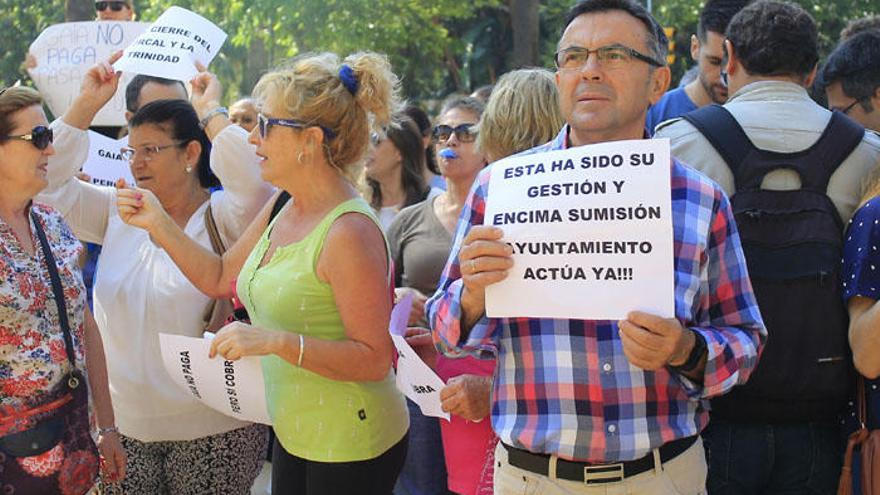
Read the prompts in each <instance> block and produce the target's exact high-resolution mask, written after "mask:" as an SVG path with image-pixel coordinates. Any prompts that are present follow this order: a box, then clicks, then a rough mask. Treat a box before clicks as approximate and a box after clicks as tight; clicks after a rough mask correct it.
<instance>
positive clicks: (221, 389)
mask: <svg viewBox="0 0 880 495" xmlns="http://www.w3.org/2000/svg"><path fill="white" fill-rule="evenodd" d="M159 344H160V346H161V348H162V362H163V363H164V365H165V370H166V371H167V372H168V374H170V375H171V378H172V379H173V380H174V381H175V383H177V384H178V385H180V387H181V388H183V389H184V390H186V391H187V392H188V393H189V394H191V395H192V396H193V397H195V398H197V399H199V400H200V401H202V402H203V403H204V404H205V405H207V406H208V407H210V408H212V409H214V410H217V411H219V412H221V413H223V414H225V415H227V416H232V417H233V418H237V419H240V420H242V421H251V422H254V423H263V424H267V425H269V424H272V422H271V420H270V419H269V411H268V407H267V405H266V390H265V382H264V381H263V368H262V367H261V366H260V358H259V357H256V356H248V357H244V358H241V359H239V360H238V361H226V360H224V359H223V357H222V356H218V357H216V358H214V359H208V351H209V350H210V349H211V341H210V340H207V339H199V338H195V337H186V336H183V335H172V334H167V333H160V334H159Z"/></svg>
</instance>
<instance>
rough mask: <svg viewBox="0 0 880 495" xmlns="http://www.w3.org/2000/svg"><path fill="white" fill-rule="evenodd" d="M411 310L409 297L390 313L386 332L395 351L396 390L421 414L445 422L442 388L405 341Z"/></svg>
mask: <svg viewBox="0 0 880 495" xmlns="http://www.w3.org/2000/svg"><path fill="white" fill-rule="evenodd" d="M411 310H412V295H407V296H405V297H403V298H402V299H401V300H400V301H398V303H397V304H396V305H395V306H394V309H393V310H392V311H391V323H390V325H389V331H390V332H391V340H393V341H394V347H395V348H397V378H396V384H397V389H398V390H400V391H401V392H403V395H405V396H407V397H408V398H409V400H411V401H413V402H415V403H416V404H417V405H418V406H419V409H421V410H422V414H424V415H425V416H434V417H437V418H443V419H445V420H447V421H449V413H447V412H444V411H443V409H442V408H441V407H440V390H442V389H443V387H445V386H446V384H445V383H443V380H441V379H440V377H439V376H437V373H434V370H432V369H431V368H430V367H429V366H428V365H427V364H425V362H424V361H422V358H420V357H419V355H418V354H416V351H414V350H413V348H412V347H411V346H410V345H409V343H408V342H407V341H406V338H405V337H404V335H405V334H406V323H407V321H408V320H409V313H410V311H411Z"/></svg>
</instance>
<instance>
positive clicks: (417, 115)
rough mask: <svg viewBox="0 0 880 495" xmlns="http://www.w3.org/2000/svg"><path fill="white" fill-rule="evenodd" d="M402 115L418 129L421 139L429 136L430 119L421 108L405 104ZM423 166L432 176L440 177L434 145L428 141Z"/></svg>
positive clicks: (412, 104)
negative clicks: (410, 120) (409, 119)
mask: <svg viewBox="0 0 880 495" xmlns="http://www.w3.org/2000/svg"><path fill="white" fill-rule="evenodd" d="M402 113H404V114H406V116H407V117H409V118H411V119H412V121H413V122H415V124H416V125H417V126H418V127H419V132H420V133H421V134H422V138H426V137H429V136H430V135H431V130H432V128H431V118H430V117H428V114H427V113H426V112H425V111H424V110H422V108H421V107H419V106H418V105H416V104H414V103H407V104H406V106H404V107H403V110H402ZM425 166H426V167H428V170H430V171H431V173H432V174H434V175H440V167H438V166H437V158H436V157H435V156H434V144H433V143H432V142H430V141H429V142H428V146H426V147H425Z"/></svg>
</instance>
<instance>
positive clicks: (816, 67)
mask: <svg viewBox="0 0 880 495" xmlns="http://www.w3.org/2000/svg"><path fill="white" fill-rule="evenodd" d="M818 71H819V63H818V62H817V63H816V65H814V66H813V70H811V71H810V73H809V74H807V77H806V78H804V87H805V88H807V89H809V88H811V87H812V86H813V82H814V81H815V80H816V74H817V73H818Z"/></svg>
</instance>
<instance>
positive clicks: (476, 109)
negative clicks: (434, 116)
mask: <svg viewBox="0 0 880 495" xmlns="http://www.w3.org/2000/svg"><path fill="white" fill-rule="evenodd" d="M456 108H458V109H461V110H465V111H468V112H471V113H473V114H474V115H476V116H477V118H478V119H479V118H480V117H481V116H482V115H483V110H485V109H486V105H484V104H483V102H482V101H480V100H478V99H476V98H474V97H472V96H461V95H452V96H450V97H449V98H447V99H446V101H444V102H443V106H442V107H441V109H440V113H439V114H438V115H443V114H444V113H446V112H448V111H450V110H454V109H456Z"/></svg>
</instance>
